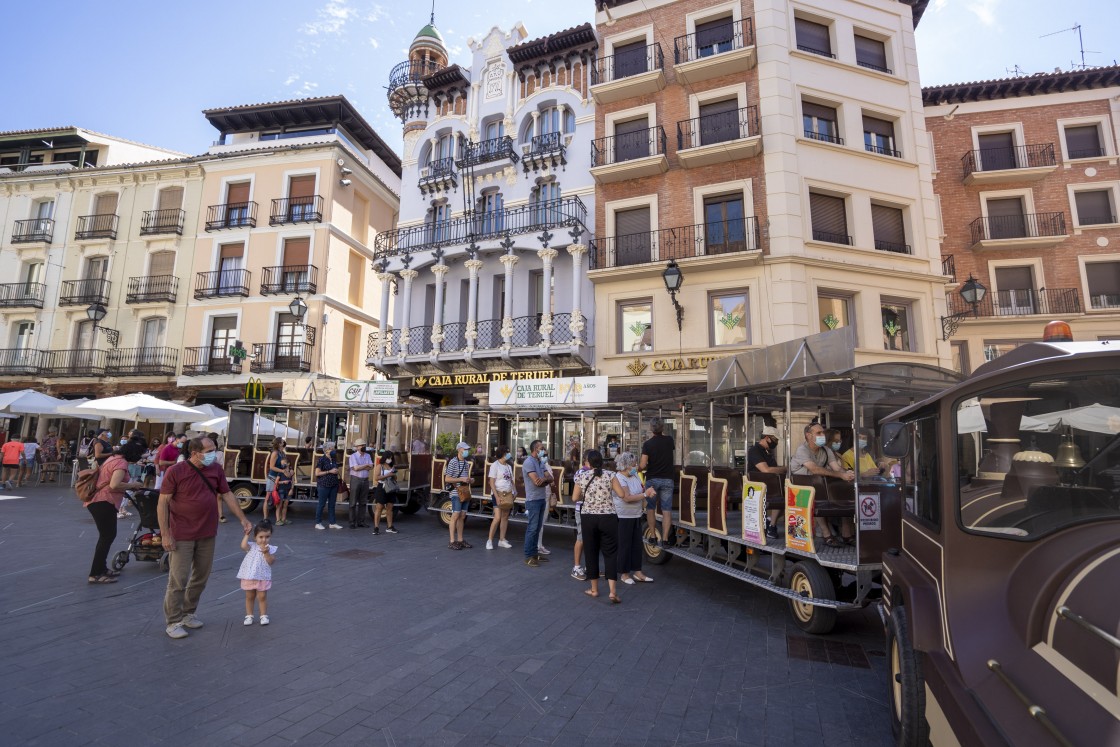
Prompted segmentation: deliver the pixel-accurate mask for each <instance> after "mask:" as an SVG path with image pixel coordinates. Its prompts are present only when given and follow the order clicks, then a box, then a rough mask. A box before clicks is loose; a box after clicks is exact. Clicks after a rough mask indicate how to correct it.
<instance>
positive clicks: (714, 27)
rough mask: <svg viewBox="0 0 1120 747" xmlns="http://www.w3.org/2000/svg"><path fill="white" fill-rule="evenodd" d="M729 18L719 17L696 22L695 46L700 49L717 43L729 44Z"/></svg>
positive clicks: (730, 36) (730, 32)
mask: <svg viewBox="0 0 1120 747" xmlns="http://www.w3.org/2000/svg"><path fill="white" fill-rule="evenodd" d="M732 21H733V19H731V18H720V19H718V20H715V21H705V22H704V23H698V24H696V46H697V47H698V48H700V49H705V48H707V47H714V46H716V45H718V44H730V43H731V38H732V36H733V33H732V26H731V24H732Z"/></svg>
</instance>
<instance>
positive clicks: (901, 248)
mask: <svg viewBox="0 0 1120 747" xmlns="http://www.w3.org/2000/svg"><path fill="white" fill-rule="evenodd" d="M875 251H877V252H892V253H894V254H913V253H914V250H913V249H912V248H911V246H910V245H909V244H903V243H899V242H897V241H883V240H882V239H875Z"/></svg>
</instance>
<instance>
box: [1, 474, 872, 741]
mask: <svg viewBox="0 0 1120 747" xmlns="http://www.w3.org/2000/svg"><path fill="white" fill-rule="evenodd" d="M13 495H23V496H25V497H24V498H22V499H16V498H12V496H13ZM0 498H2V499H3V500H0V561H2V563H0V641H3V656H2V658H0V734H3V735H4V736H3V737H2V741H3V742H4V743H7V744H21V745H23V744H26V745H32V744H42V745H77V744H88V743H98V744H109V745H122V744H172V745H179V744H183V745H186V744H207V745H216V744H235V745H254V744H269V745H272V744H286V743H298V744H326V743H331V744H362V745H386V746H387V747H394V746H395V745H421V744H432V745H580V744H589V745H608V744H615V745H672V744H678V745H685V744H735V745H782V746H785V745H812V746H814V747H815V746H817V745H837V746H841V745H859V747H874V746H876V745H887V744H890V743H891V739H890V725H889V720H888V711H887V705H886V675H885V668H886V662H885V659H884V657H883V652H882V649H883V642H882V635H881V632H880V628H879V625H878V622H877V619H876V616H875V613H874V612H873V611H872V610H865V611H864V612H862V613H856V614H852V615H847V616H841V618H840V623H839V624H838V626H837V629H836V631H835V632H834V633H833V634H832V635H830V636H828V637H825V638H812V637H809V636H806V635H803V634H802V633H801V632H800V631H798V630H797V629H796V628H795V627H794V626H793V624H792V623H791V621H790V617H789V613H788V610H787V607H786V604H785V602H784V601H783V600H780V599H779V598H777V597H775V596H773V595H770V594H767V593H765V592H763V591H756V590H754V589H753V588H751V587H748V586H746V585H744V584H742V583H741V582H737V581H734V580H733V579H729V578H726V577H723V576H720V575H718V574H716V573H713V572H711V571H708V570H706V569H703V568H700V567H698V566H695V565H691V564H688V563H686V562H684V561H681V560H679V559H676V560H674V561H673V562H671V563H669V564H668V565H665V566H654V567H650V568H647V570H648V571H649V574H650V575H651V576H653V577H654V578H655V579H656V582H655V583H653V584H644V585H643V584H638V585H636V586H621V585H620V588H621V589H622V592H621V594H622V598H623V603H622V604H621V605H611V604H609V603H608V602H607V599H606V597H605V594H604V596H603V597H600V598H599V599H597V600H590V599H588V598H587V597H585V596H584V594H583V593H582V592H583V590H584V588H585V587H586V585H585V584H582V583H579V582H576V581H574V580H572V579H571V578H569V576H568V573H569V572H570V570H571V548H572V541H573V537H572V536H571V534H570V533H569V532H566V531H556V530H549V533H548V535H547V543H548V544H549V545H550V546H551V548H552V550H553V554H552V556H551V558H552V562H550V563H547V564H544V565H542V567H541V568H538V569H533V568H528V567H526V566H525V565H524V564H523V563H522V562H521V557H520V555H521V553H520V550H519V547H520V539H521V536H522V530H521V528H520V527H519V526H516V525H515V526H511V532H510V534H511V540H513V543H514V549H512V550H494V551H487V550H485V549H483V546H484V544H485V531H486V526H485V525H484V523H483V522H480V521H477V520H471V521H470V522H469V523H468V526H467V538H468V540H470V541H471V542H473V543H474V549H471V550H464V551H461V552H453V551H450V550H448V549H447V547H446V546H447V534H446V530H445V529H444V528H443V526H442V525H441V524H439V523H438V522H437V520H436V519H435V518H434V517H433V516H431V515H428V514H427V513H423V512H422V513H420V514H417V515H415V516H408V517H401V518H399V519H398V526H399V528H400V530H401V533H400V534H398V535H395V536H393V535H385V534H384V533H383V534H382V535H381V536H378V537H374V536H372V535H371V534H370V532H369V530H365V531H357V530H355V531H351V530H349V529H344V530H341V531H326V532H322V531H316V530H315V529H314V528H313V526H312V525H313V520H312V518H311V513H310V512H309V511H308V509H307V507H301V508H299V509H296V510H295V511H294V512H293V513H294V515H295V523H293V524H292V525H291V526H286V527H279V528H277V530H276V531H275V533H274V535H273V544H276V545H278V546H279V548H280V550H279V554H278V557H277V561H276V564H275V565H274V566H273V574H274V582H273V589H272V591H271V592H270V593H269V611H270V614H271V617H272V624H271V625H270V626H268V627H260V626H259V625H254V626H253V627H243V626H242V617H243V615H244V611H243V604H244V596H243V592H241V591H240V587H239V585H238V581H237V579H236V578H235V574H236V572H237V567H238V565H239V564H240V562H241V557H242V553H241V550H240V548H239V546H238V543H239V541H240V535H239V532H240V529H239V527H238V526H237V525H236V524H234V523H232V522H231V523H230V524H226V525H223V526H222V527H221V532H220V534H219V537H218V550H217V553H216V562H215V565H214V572H213V575H212V576H211V579H210V584H209V586H208V588H207V590H206V593H205V594H204V595H203V598H202V603H201V606H200V607H199V611H198V614H199V617H200V618H201V619H203V620H204V622H205V627H204V628H202V629H200V630H197V631H192V632H191V634H190V637H189V638H186V639H184V640H172V639H170V638H168V637H167V636H166V635H164V632H163V628H164V624H163V617H162V611H161V610H162V608H161V601H162V597H163V591H164V587H165V584H166V576H165V575H164V574H162V573H160V572H159V570H158V569H157V567H156V565H155V564H154V563H148V562H139V561H136V560H132V561H130V562H129V564H128V565H127V567H126V568H125V569H124V571H123V574H122V575H121V578H120V582H119V583H116V584H112V585H105V586H91V585H89V584H87V583H86V575H87V570H88V565H89V558H90V555H91V553H92V550H93V545H94V541H95V537H96V532H95V529H94V526H93V521H92V519H91V518H90V517H89V515H88V513H87V512H85V511H84V510H82V508H81V506H80V505H79V504H78V502H77V500H76V499H75V498H74V497H73V494H72V493H70V492H69V491H62V490H57V489H51V488H45V487H44V488H32V489H29V490H24V491H16V492H8V491H5V492H3V493H0ZM254 517H259V511H258V512H257V513H256V514H254V515H251V517H250V518H254ZM133 521H135V517H133V519H129V520H121V521H120V522H119V532H120V533H119V534H118V537H117V540H116V542H115V543H114V545H113V553H115V552H117V551H118V550H121V549H123V548H124V546H125V540H126V537H127V534H128V533H130V532H131V527H132V522H133ZM604 591H605V590H604Z"/></svg>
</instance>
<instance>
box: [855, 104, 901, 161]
mask: <svg viewBox="0 0 1120 747" xmlns="http://www.w3.org/2000/svg"><path fill="white" fill-rule="evenodd" d="M863 147H864V148H865V149H866V150H867V151H868V152H869V153H881V154H882V155H884V156H894V157H895V158H901V157H902V154H901V153H899V152H898V150H897V149H896V148H895V147H894V123H893V122H888V121H887V120H885V119H878V118H877V117H869V116H867V115H866V114H864V115H863Z"/></svg>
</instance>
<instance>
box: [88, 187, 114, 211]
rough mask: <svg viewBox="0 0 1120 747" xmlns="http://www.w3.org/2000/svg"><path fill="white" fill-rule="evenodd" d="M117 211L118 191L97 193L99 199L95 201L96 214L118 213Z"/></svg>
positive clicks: (94, 209)
mask: <svg viewBox="0 0 1120 747" xmlns="http://www.w3.org/2000/svg"><path fill="white" fill-rule="evenodd" d="M116 213H117V193H116V192H106V193H104V194H100V195H97V199H96V200H95V201H94V203H93V214H94V215H116Z"/></svg>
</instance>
